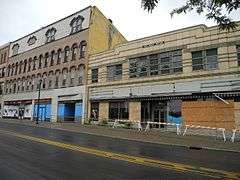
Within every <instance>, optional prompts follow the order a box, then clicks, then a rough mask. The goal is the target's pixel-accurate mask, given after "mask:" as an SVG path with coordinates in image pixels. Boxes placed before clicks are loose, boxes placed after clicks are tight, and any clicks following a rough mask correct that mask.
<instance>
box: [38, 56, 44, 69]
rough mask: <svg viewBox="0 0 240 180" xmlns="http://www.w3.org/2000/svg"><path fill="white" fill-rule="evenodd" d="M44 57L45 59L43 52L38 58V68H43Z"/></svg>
mask: <svg viewBox="0 0 240 180" xmlns="http://www.w3.org/2000/svg"><path fill="white" fill-rule="evenodd" d="M42 59H43V55H42V54H41V55H40V56H39V59H38V69H41V68H42Z"/></svg>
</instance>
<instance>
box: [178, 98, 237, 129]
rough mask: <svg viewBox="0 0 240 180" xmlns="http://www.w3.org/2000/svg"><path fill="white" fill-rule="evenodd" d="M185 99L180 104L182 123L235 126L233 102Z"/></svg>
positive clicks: (230, 127)
mask: <svg viewBox="0 0 240 180" xmlns="http://www.w3.org/2000/svg"><path fill="white" fill-rule="evenodd" d="M228 102H229V104H225V103H224V102H222V101H186V102H183V104H182V116H183V123H184V124H191V125H201V126H210V127H223V128H226V129H233V128H234V127H235V117H234V116H235V115H234V102H233V101H228Z"/></svg>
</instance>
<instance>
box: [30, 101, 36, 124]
mask: <svg viewBox="0 0 240 180" xmlns="http://www.w3.org/2000/svg"><path fill="white" fill-rule="evenodd" d="M34 105H35V99H33V100H32V115H31V121H34V119H33V117H34Z"/></svg>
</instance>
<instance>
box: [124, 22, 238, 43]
mask: <svg viewBox="0 0 240 180" xmlns="http://www.w3.org/2000/svg"><path fill="white" fill-rule="evenodd" d="M233 22H235V23H236V24H238V26H240V21H233ZM217 27H218V25H214V26H207V25H206V24H198V25H193V26H188V27H184V28H180V29H176V30H172V31H167V32H163V33H160V34H155V35H151V36H145V37H142V38H138V39H134V40H132V41H128V42H129V43H130V42H135V41H139V40H142V39H146V38H152V37H155V36H160V35H166V34H170V33H175V32H178V31H184V30H188V29H193V28H205V29H211V28H217ZM128 42H126V43H128Z"/></svg>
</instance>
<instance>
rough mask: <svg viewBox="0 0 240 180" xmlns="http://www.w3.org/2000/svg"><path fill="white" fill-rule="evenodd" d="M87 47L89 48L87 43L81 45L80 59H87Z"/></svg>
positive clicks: (83, 42)
mask: <svg viewBox="0 0 240 180" xmlns="http://www.w3.org/2000/svg"><path fill="white" fill-rule="evenodd" d="M86 47H87V42H86V41H81V42H80V45H79V54H80V58H84V57H85V54H86Z"/></svg>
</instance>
